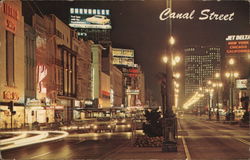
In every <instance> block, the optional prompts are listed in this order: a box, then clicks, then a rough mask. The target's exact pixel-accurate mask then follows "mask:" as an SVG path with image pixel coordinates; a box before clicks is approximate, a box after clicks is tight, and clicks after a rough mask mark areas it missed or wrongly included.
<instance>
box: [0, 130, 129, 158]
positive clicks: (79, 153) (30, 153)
mask: <svg viewBox="0 0 250 160" xmlns="http://www.w3.org/2000/svg"><path fill="white" fill-rule="evenodd" d="M130 135H131V134H130V133H120V134H116V133H114V134H113V133H91V134H83V135H82V136H80V137H79V136H78V135H75V136H74V135H71V136H69V137H68V138H66V139H64V140H61V141H56V142H49V143H43V144H36V145H30V146H27V147H20V148H17V149H12V150H8V151H3V152H2V157H3V158H4V159H97V158H98V159H100V158H101V157H102V156H104V155H105V154H108V153H109V152H112V151H113V150H115V149H117V148H119V146H121V145H123V144H125V143H127V142H129V140H128V139H129V138H130Z"/></svg>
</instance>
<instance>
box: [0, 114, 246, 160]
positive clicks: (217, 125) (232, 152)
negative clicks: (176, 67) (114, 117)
mask: <svg viewBox="0 0 250 160" xmlns="http://www.w3.org/2000/svg"><path fill="white" fill-rule="evenodd" d="M178 130H179V139H182V140H184V141H185V144H186V145H184V148H185V154H186V157H187V158H188V159H249V158H250V153H249V147H250V135H249V130H248V128H241V127H239V126H238V125H230V124H223V123H222V122H216V121H207V120H205V117H202V118H201V117H199V116H193V115H184V117H183V118H182V119H179V129H178ZM130 139H131V133H130V132H118V133H87V134H71V135H69V136H68V137H67V138H66V139H64V140H61V141H56V142H55V141H54V142H49V143H43V144H36V145H30V146H27V147H20V148H17V149H11V150H7V151H3V152H2V156H3V158H5V159H104V158H105V157H108V158H110V157H111V159H112V154H113V153H114V152H116V151H117V150H119V153H121V152H123V150H122V147H123V146H129V145H130V144H131V143H130V142H131V141H130ZM183 144H184V143H183ZM183 144H182V145H183ZM130 148H131V150H133V147H130ZM145 149H146V148H145ZM147 150H148V148H147ZM180 151H181V150H179V152H180ZM119 153H118V157H119ZM152 153H153V152H152ZM116 154H117V153H116ZM136 154H143V153H141V152H138V153H136ZM168 154H169V153H165V155H166V158H167V157H168ZM176 154H177V153H176ZM121 155H122V154H121ZM116 156H117V155H116ZM127 156H128V155H127ZM133 156H135V155H133V154H131V157H130V158H133ZM116 158H117V157H116ZM145 158H147V157H145ZM150 158H154V157H150ZM121 159H122V157H121Z"/></svg>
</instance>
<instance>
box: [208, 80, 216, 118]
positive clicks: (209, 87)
mask: <svg viewBox="0 0 250 160" xmlns="http://www.w3.org/2000/svg"><path fill="white" fill-rule="evenodd" d="M207 84H208V89H207V91H206V92H208V93H209V98H208V119H209V120H211V108H212V104H213V92H214V89H213V88H211V85H212V81H210V80H209V81H207Z"/></svg>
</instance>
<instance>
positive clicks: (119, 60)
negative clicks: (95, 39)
mask: <svg viewBox="0 0 250 160" xmlns="http://www.w3.org/2000/svg"><path fill="white" fill-rule="evenodd" d="M113 64H115V65H124V66H128V67H134V58H129V57H113Z"/></svg>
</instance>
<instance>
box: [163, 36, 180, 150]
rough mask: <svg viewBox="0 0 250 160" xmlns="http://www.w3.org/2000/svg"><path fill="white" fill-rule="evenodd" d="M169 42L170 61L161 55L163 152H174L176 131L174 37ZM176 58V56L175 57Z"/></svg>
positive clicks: (175, 148)
mask: <svg viewBox="0 0 250 160" xmlns="http://www.w3.org/2000/svg"><path fill="white" fill-rule="evenodd" d="M169 43H170V53H171V62H172V65H171V62H170V63H168V58H167V57H163V62H164V63H166V77H165V84H162V86H161V90H162V103H163V104H162V106H163V110H162V111H163V123H162V130H163V144H162V151H163V152H176V151H177V142H176V132H177V119H176V116H175V114H174V113H173V109H172V106H173V68H172V67H173V65H174V64H175V63H176V62H177V61H174V60H175V59H173V54H172V46H173V45H174V43H175V39H174V38H173V37H172V36H171V37H170V39H169ZM177 59H178V58H177Z"/></svg>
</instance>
